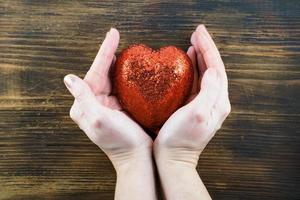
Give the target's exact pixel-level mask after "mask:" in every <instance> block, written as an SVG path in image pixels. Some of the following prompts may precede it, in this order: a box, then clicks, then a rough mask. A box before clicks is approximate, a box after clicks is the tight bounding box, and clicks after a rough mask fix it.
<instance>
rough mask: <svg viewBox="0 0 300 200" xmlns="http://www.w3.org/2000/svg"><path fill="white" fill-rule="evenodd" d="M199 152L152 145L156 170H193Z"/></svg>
mask: <svg viewBox="0 0 300 200" xmlns="http://www.w3.org/2000/svg"><path fill="white" fill-rule="evenodd" d="M199 155H200V152H199V151H197V150H193V149H189V148H166V147H161V146H158V145H154V158H155V162H156V165H157V168H158V169H159V168H168V167H172V168H176V167H187V168H191V169H195V168H196V166H197V164H198V160H199Z"/></svg>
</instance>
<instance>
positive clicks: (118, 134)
mask: <svg viewBox="0 0 300 200" xmlns="http://www.w3.org/2000/svg"><path fill="white" fill-rule="evenodd" d="M118 43H119V32H118V31H117V30H116V29H111V30H110V31H109V32H108V33H107V35H106V38H105V40H104V41H103V43H102V45H101V48H100V50H99V52H98V54H97V56H96V58H95V60H94V62H93V64H92V66H91V68H90V70H89V71H88V72H87V74H86V76H85V78H84V80H82V79H80V78H79V77H77V76H75V75H67V76H66V77H65V79H64V81H65V84H66V86H67V88H68V89H69V91H70V92H71V94H72V95H73V96H74V98H75V101H74V104H73V106H72V108H71V110H70V116H71V118H72V119H73V120H74V122H76V123H77V124H78V126H79V127H80V129H82V130H83V131H84V132H85V133H86V134H87V136H88V137H89V138H90V139H91V140H92V141H93V142H94V143H95V144H96V145H98V146H99V147H100V148H101V149H102V150H103V151H104V152H105V153H106V154H107V156H108V157H109V158H110V160H111V161H112V163H113V165H114V167H115V168H116V169H118V168H120V167H121V166H123V165H127V164H130V162H129V161H130V160H133V159H143V158H144V157H149V156H150V157H151V148H152V139H151V138H150V137H149V136H148V135H147V134H146V133H145V132H144V130H143V129H142V128H141V127H140V126H139V125H138V124H136V123H135V122H134V121H133V120H132V119H130V118H129V117H128V116H127V115H126V114H125V113H124V112H123V111H122V109H121V107H120V105H119V103H118V100H117V99H116V97H115V96H113V95H111V94H110V93H111V83H110V79H109V68H110V66H111V65H113V64H114V61H115V56H114V54H115V51H116V49H117V47H118Z"/></svg>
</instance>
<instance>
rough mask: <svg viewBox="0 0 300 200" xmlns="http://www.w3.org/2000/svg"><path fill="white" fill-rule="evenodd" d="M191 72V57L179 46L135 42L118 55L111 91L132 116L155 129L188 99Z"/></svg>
mask: <svg viewBox="0 0 300 200" xmlns="http://www.w3.org/2000/svg"><path fill="white" fill-rule="evenodd" d="M193 73H194V71H193V67H192V64H191V61H190V59H189V57H188V56H187V55H186V53H185V52H184V51H182V50H181V49H179V48H177V47H175V46H167V47H163V48H160V49H159V50H157V51H155V50H152V49H151V48H149V47H147V46H145V45H142V44H136V45H132V46H130V47H128V48H127V49H125V50H123V51H122V53H121V54H120V56H119V57H118V58H117V61H116V65H115V69H114V71H113V83H114V86H113V87H114V92H115V93H116V95H117V97H118V99H119V101H120V104H121V106H122V108H123V109H124V110H125V111H126V112H128V113H129V114H130V115H131V117H132V118H133V119H135V120H136V121H137V122H139V123H140V124H141V125H142V126H143V127H145V128H148V129H150V130H153V131H154V130H157V129H159V128H160V127H161V126H162V125H163V123H164V122H165V121H166V120H167V119H168V118H169V117H170V115H171V114H172V113H173V112H174V111H176V110H177V109H178V108H179V107H181V106H182V105H183V103H184V102H185V101H186V100H187V97H188V95H189V94H190V91H191V88H192V83H193V77H194V76H193ZM120 123H122V122H120Z"/></svg>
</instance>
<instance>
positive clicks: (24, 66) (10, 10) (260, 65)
mask: <svg viewBox="0 0 300 200" xmlns="http://www.w3.org/2000/svg"><path fill="white" fill-rule="evenodd" d="M183 2H184V3H183ZM200 23H204V24H206V25H207V27H208V30H209V31H210V32H211V33H212V34H213V37H214V39H215V41H216V43H217V46H218V47H219V49H220V51H221V54H222V56H223V59H224V62H225V64H226V67H227V72H228V77H229V90H230V99H231V102H232V113H231V115H230V116H229V118H228V119H227V121H226V122H225V124H224V125H223V128H222V130H220V131H219V132H218V134H217V135H216V137H215V138H214V139H213V140H212V141H211V142H210V144H209V145H208V147H207V148H206V149H205V151H204V152H203V154H202V155H201V159H200V161H199V165H198V171H199V173H200V175H201V177H202V179H203V181H204V183H205V184H206V186H207V187H208V190H209V192H210V194H211V195H212V197H213V198H214V199H300V190H299V187H300V162H299V158H300V156H299V154H300V102H299V101H300V87H299V86H300V66H299V63H300V1H298V0H286V1H285V0H282V1H279V0H278V1H277V0H274V1H271V0H240V1H238V0H232V1H230V0H214V1H190V0H189V1H153V0H149V1H144V2H141V1H138V0H131V1H96V0H95V1H92V0H89V1H68V0H67V1H59V0H53V1H50V0H47V1H46V0H20V1H11V0H0V199H5V200H14V199H92V200H93V199H112V198H113V194H114V187H115V172H114V170H113V167H112V165H111V164H110V162H109V161H108V159H107V157H106V156H105V155H104V154H103V153H102V152H101V151H100V150H99V149H98V148H97V147H96V146H95V145H93V144H92V143H91V142H90V141H89V140H88V138H87V137H86V136H85V134H84V133H83V132H81V131H80V130H79V129H78V128H77V127H76V125H75V124H74V123H73V122H72V121H71V120H70V118H69V115H68V112H69V109H70V106H71V104H72V101H73V99H72V97H71V96H70V95H69V93H68V92H67V90H66V88H65V86H64V84H63V82H62V79H63V77H64V75H66V74H68V73H74V74H77V75H80V76H83V75H84V74H85V72H86V71H87V70H88V68H89V66H90V65H91V63H92V61H93V58H94V56H95V54H96V52H97V50H98V45H99V44H100V43H101V41H102V39H103V38H104V36H105V33H106V32H107V31H108V30H109V28H110V27H112V26H113V27H117V28H118V29H119V30H120V32H121V44H120V46H119V50H118V51H120V49H123V48H125V47H126V46H127V45H129V44H131V43H136V42H142V43H146V44H148V45H150V46H152V47H154V48H156V47H160V46H163V45H167V44H173V45H177V46H179V47H181V48H184V49H187V47H188V46H189V37H190V35H191V33H192V31H193V30H194V29H195V27H196V25H197V24H200ZM141 187H147V186H141Z"/></svg>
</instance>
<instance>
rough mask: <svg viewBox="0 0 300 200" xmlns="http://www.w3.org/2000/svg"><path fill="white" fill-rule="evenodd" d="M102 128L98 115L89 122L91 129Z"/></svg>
mask: <svg viewBox="0 0 300 200" xmlns="http://www.w3.org/2000/svg"><path fill="white" fill-rule="evenodd" d="M102 126H103V119H102V117H101V116H100V115H99V116H97V117H95V118H94V119H93V120H92V121H91V127H92V128H94V129H100V128H102Z"/></svg>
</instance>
